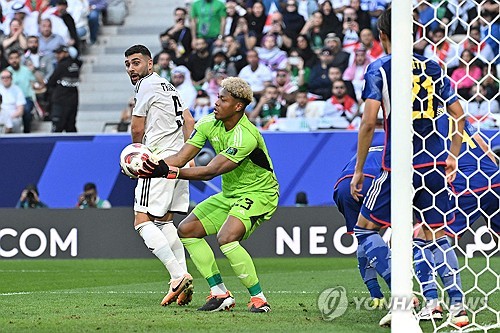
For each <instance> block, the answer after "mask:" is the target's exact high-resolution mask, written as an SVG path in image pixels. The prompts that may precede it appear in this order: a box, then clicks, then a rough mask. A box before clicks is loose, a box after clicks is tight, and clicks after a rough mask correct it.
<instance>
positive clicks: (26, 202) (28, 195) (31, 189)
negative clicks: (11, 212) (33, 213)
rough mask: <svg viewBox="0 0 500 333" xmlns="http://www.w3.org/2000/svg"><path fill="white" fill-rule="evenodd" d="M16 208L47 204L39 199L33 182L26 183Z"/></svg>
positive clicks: (44, 205) (45, 206) (43, 206)
mask: <svg viewBox="0 0 500 333" xmlns="http://www.w3.org/2000/svg"><path fill="white" fill-rule="evenodd" d="M16 208H22V209H27V208H47V205H46V204H45V203H43V201H42V200H40V196H39V193H38V188H37V186H36V185H35V184H28V185H26V187H25V188H24V190H23V191H22V192H21V196H20V197H19V201H18V202H17V204H16Z"/></svg>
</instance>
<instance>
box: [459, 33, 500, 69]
mask: <svg viewBox="0 0 500 333" xmlns="http://www.w3.org/2000/svg"><path fill="white" fill-rule="evenodd" d="M469 31H470V32H469V35H468V37H467V38H466V39H464V41H463V43H462V49H464V50H465V49H467V50H470V51H471V52H472V53H473V54H474V56H477V58H478V59H479V60H481V61H482V62H483V63H485V64H486V63H489V62H492V61H493V59H494V58H495V56H497V55H498V53H497V54H494V53H493V49H492V48H491V46H490V44H488V43H487V42H486V40H485V39H483V38H482V37H481V30H480V29H479V27H471V28H470V30H469ZM497 58H498V57H497Z"/></svg>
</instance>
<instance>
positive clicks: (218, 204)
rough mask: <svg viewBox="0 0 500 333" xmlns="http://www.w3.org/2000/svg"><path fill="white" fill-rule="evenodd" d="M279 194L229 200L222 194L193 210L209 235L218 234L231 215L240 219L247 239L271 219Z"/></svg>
mask: <svg viewBox="0 0 500 333" xmlns="http://www.w3.org/2000/svg"><path fill="white" fill-rule="evenodd" d="M278 198H279V196H278V194H277V193H275V194H274V195H270V194H266V193H247V194H245V195H243V196H241V197H234V198H228V197H225V196H224V195H222V193H218V194H215V195H213V196H211V197H209V198H208V199H206V200H205V201H202V202H201V203H199V204H198V205H196V207H195V208H194V210H193V213H194V214H195V215H196V217H198V219H199V220H200V222H201V224H202V225H203V228H205V232H206V233H207V235H213V234H216V233H217V232H218V231H219V230H220V229H221V228H222V225H223V224H224V222H226V219H227V217H228V216H229V215H231V216H234V217H236V218H238V219H239V220H240V221H241V222H242V223H243V224H244V225H245V230H246V232H245V235H244V236H243V239H247V238H248V236H250V235H251V234H252V233H253V232H254V230H255V229H256V228H257V227H258V226H259V225H260V224H261V223H262V222H264V221H267V220H269V219H270V218H271V216H272V215H273V213H274V212H275V211H276V208H277V207H278Z"/></svg>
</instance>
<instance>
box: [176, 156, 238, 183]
mask: <svg viewBox="0 0 500 333" xmlns="http://www.w3.org/2000/svg"><path fill="white" fill-rule="evenodd" d="M237 167H238V163H235V162H233V161H231V160H230V159H228V158H227V157H225V156H224V155H221V154H218V155H216V156H215V157H214V158H213V159H212V160H211V161H210V163H208V164H207V165H206V166H199V167H194V168H187V169H182V171H181V172H180V174H179V175H178V178H179V179H188V180H210V179H212V178H214V177H217V176H219V175H222V174H223V173H227V172H229V171H231V170H234V169H236V168H237Z"/></svg>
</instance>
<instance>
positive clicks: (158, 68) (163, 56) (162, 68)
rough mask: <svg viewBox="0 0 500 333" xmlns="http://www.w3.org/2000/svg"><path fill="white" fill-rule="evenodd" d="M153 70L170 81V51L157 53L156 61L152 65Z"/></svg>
mask: <svg viewBox="0 0 500 333" xmlns="http://www.w3.org/2000/svg"><path fill="white" fill-rule="evenodd" d="M153 71H154V72H155V73H156V74H158V75H159V76H160V77H162V78H164V79H167V80H168V81H171V80H170V76H171V71H172V61H171V59H170V53H168V52H166V51H161V52H160V54H159V55H158V62H157V63H156V64H155V65H153Z"/></svg>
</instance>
